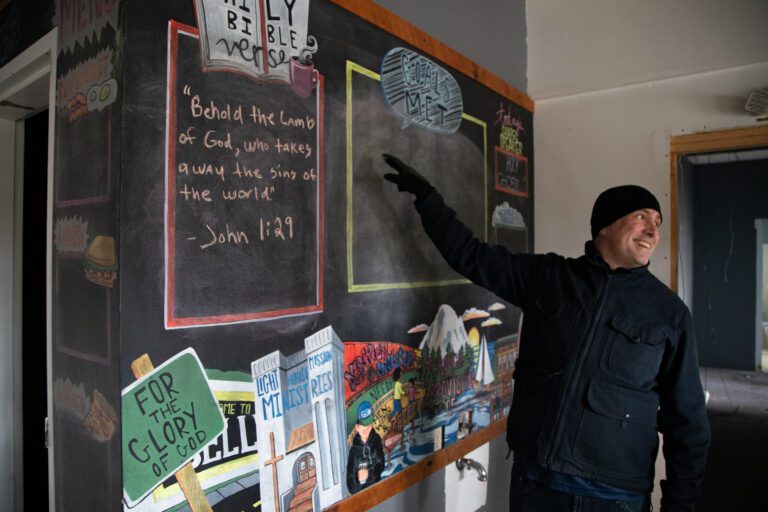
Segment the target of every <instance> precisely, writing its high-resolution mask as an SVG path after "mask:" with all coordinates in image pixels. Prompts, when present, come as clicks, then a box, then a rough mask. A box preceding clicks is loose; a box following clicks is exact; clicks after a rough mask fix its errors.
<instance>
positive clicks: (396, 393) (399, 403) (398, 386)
mask: <svg viewBox="0 0 768 512" xmlns="http://www.w3.org/2000/svg"><path fill="white" fill-rule="evenodd" d="M392 381H393V382H394V383H395V386H394V390H393V397H392V414H390V416H389V417H390V418H395V417H397V415H398V414H400V413H401V412H403V394H404V392H403V383H402V382H400V368H399V367H398V368H395V371H394V372H392Z"/></svg>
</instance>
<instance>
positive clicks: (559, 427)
mask: <svg viewBox="0 0 768 512" xmlns="http://www.w3.org/2000/svg"><path fill="white" fill-rule="evenodd" d="M611 277H612V274H610V273H609V274H607V275H606V279H605V282H604V283H603V286H602V289H601V290H600V299H599V300H598V303H597V307H596V308H595V312H594V314H593V315H592V323H591V325H590V327H589V331H588V333H587V337H586V341H585V343H584V347H583V348H582V350H581V353H580V354H579V361H578V363H577V365H576V366H575V367H574V369H573V371H572V372H571V378H570V379H569V381H568V382H573V380H574V377H575V376H578V375H579V374H580V373H581V369H582V367H583V366H584V360H585V359H586V358H587V354H589V349H590V347H591V346H592V342H593V341H594V337H595V330H596V328H597V320H598V318H600V315H601V313H602V312H603V306H604V305H605V297H606V295H608V285H609V284H610V281H611ZM576 388H577V386H575V385H571V386H569V387H568V391H567V392H566V395H565V396H564V397H563V400H561V401H560V406H559V407H558V410H557V419H556V420H555V432H554V437H553V439H552V444H551V445H550V448H549V451H548V452H547V457H546V464H547V466H549V465H550V464H552V460H553V459H554V456H555V453H556V452H557V450H558V448H559V446H560V441H561V438H562V434H563V422H562V417H563V409H564V408H565V406H566V404H569V403H571V399H572V398H573V397H572V395H573V394H574V393H575V389H576Z"/></svg>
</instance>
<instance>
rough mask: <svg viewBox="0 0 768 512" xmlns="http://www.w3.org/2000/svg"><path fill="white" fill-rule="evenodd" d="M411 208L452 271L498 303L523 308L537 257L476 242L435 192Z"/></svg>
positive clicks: (416, 202) (417, 201)
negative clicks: (478, 286)
mask: <svg viewBox="0 0 768 512" xmlns="http://www.w3.org/2000/svg"><path fill="white" fill-rule="evenodd" d="M414 204H415V205H416V210H417V211H418V212H419V214H420V215H421V223H422V226H423V227H424V231H425V232H426V233H427V236H429V238H430V239H431V240H432V242H433V243H434V244H435V247H437V250H438V251H439V252H440V254H441V255H442V256H443V258H444V259H445V261H446V262H447V263H448V265H450V267H451V268H452V269H454V270H455V271H456V272H458V273H459V274H461V275H463V276H464V277H466V278H467V279H469V280H470V281H472V282H473V283H475V284H477V285H480V286H483V287H485V288H487V289H489V290H490V291H492V292H493V293H495V294H496V295H498V296H499V297H501V298H502V299H505V300H507V301H509V302H511V303H512V304H515V305H516V306H522V305H523V300H524V297H526V296H527V294H529V293H531V292H532V290H531V289H530V288H531V287H532V286H533V285H532V282H533V279H532V276H535V273H536V269H535V267H536V262H537V261H538V258H539V257H537V256H535V255H531V254H512V253H511V252H509V251H508V250H507V249H506V248H504V247H502V246H491V245H489V244H487V243H485V242H483V241H481V240H479V239H478V238H477V237H475V236H474V235H473V234H472V232H471V231H470V230H469V229H468V228H467V227H466V226H465V225H464V224H463V223H462V222H461V221H459V220H458V219H457V218H456V212H454V211H453V210H452V209H451V208H449V207H448V206H446V205H445V203H444V202H443V198H442V197H441V196H440V194H439V193H438V192H437V191H435V190H433V191H432V192H431V193H430V194H429V195H428V196H426V197H424V198H422V199H419V200H416V201H415V203H414Z"/></svg>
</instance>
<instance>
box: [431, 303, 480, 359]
mask: <svg viewBox="0 0 768 512" xmlns="http://www.w3.org/2000/svg"><path fill="white" fill-rule="evenodd" d="M468 344H469V337H468V336H467V330H466V329H464V322H462V321H461V319H460V318H459V316H458V315H457V314H456V311H454V310H453V308H452V307H451V306H449V305H447V304H443V305H442V306H440V308H439V309H438V310H437V315H435V319H434V321H433V322H432V325H430V326H429V329H428V330H427V333H426V334H425V335H424V338H422V340H421V343H420V344H419V349H420V350H424V348H425V347H429V348H430V350H433V351H434V350H436V349H437V348H438V347H440V350H441V353H442V354H443V355H445V354H447V353H448V346H450V347H451V351H452V352H453V353H454V354H458V353H459V351H460V350H461V349H462V348H463V347H464V345H468Z"/></svg>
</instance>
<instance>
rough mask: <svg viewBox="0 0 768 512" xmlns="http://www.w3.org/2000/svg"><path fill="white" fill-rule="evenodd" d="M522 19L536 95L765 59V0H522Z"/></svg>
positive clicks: (767, 17)
mask: <svg viewBox="0 0 768 512" xmlns="http://www.w3.org/2000/svg"><path fill="white" fill-rule="evenodd" d="M526 24H527V33H528V95H529V96H531V97H532V98H533V99H534V100H535V101H540V100H545V99H549V98H558V97H563V96H570V95H574V94H582V93H588V92H592V91H598V90H605V89H612V88H616V87H623V86H628V85H632V84H638V83H645V82H653V81H657V80H663V79H666V78H674V77H679V76H685V75H691V74H697V73H706V72H711V71H716V70H721V69H728V68H733V67H738V66H748V65H751V64H756V63H759V62H766V61H768V1H766V0H727V1H726V0H642V1H638V0H567V1H564V0H527V1H526ZM765 82H766V84H765V85H766V86H768V76H767V77H766V80H765ZM748 93H749V91H745V101H746V97H747V96H746V95H748Z"/></svg>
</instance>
